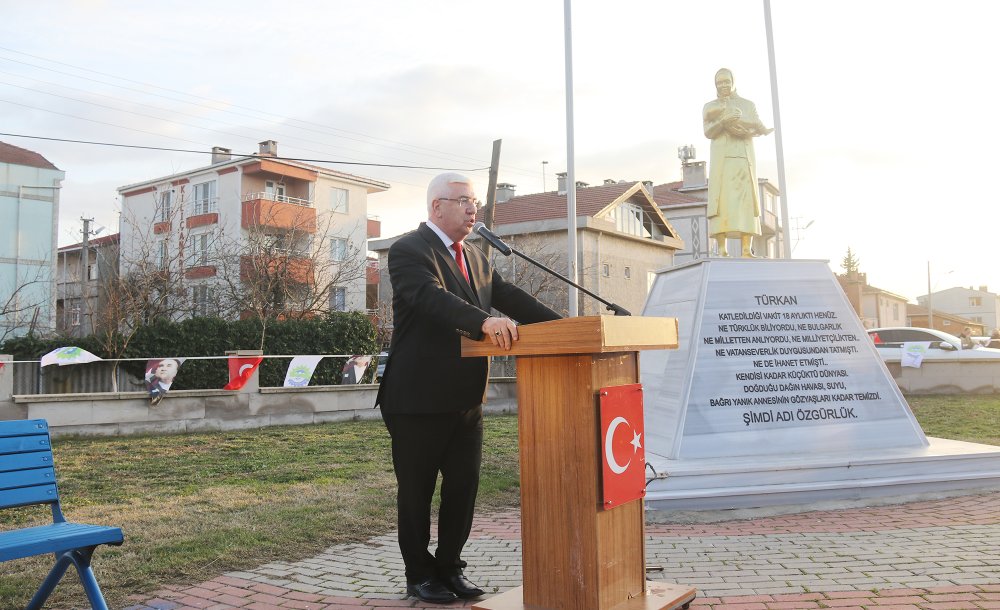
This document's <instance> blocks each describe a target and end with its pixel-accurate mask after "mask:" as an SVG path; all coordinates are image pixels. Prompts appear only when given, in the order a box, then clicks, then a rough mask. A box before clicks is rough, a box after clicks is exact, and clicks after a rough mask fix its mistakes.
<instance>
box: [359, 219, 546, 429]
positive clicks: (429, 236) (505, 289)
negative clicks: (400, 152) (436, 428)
mask: <svg viewBox="0 0 1000 610" xmlns="http://www.w3.org/2000/svg"><path fill="white" fill-rule="evenodd" d="M465 254H466V257H465V258H466V260H467V261H468V263H469V265H468V270H469V277H470V279H471V281H472V284H473V286H474V288H473V286H470V285H469V282H467V281H466V280H465V278H464V277H463V276H462V274H461V272H460V271H459V270H458V265H456V264H455V258H454V256H452V255H451V253H450V252H449V251H448V249H447V248H445V245H444V243H442V241H441V238H440V237H438V236H437V234H436V233H434V231H433V230H432V229H431V228H430V227H428V226H427V225H426V224H425V223H421V224H420V226H419V227H418V228H417V230H416V231H411V232H410V233H407V234H406V235H404V236H403V237H401V238H400V239H399V240H398V241H397V242H396V243H395V244H393V245H392V247H391V248H390V249H389V278H390V280H391V282H392V290H393V294H392V314H393V330H392V344H391V347H390V349H389V360H388V362H386V366H385V373H384V375H383V377H382V383H381V385H380V386H379V391H378V398H377V399H376V404H380V405H381V406H382V411H383V412H385V413H447V412H453V411H463V410H465V409H470V408H472V407H475V406H477V405H479V404H481V403H482V401H483V395H484V394H485V391H486V377H487V368H488V364H489V363H488V359H487V358H462V357H461V344H460V337H463V336H465V337H469V338H471V339H479V338H481V337H482V330H481V328H482V325H483V322H484V321H485V320H486V318H488V317H489V316H490V314H489V311H490V308H491V307H495V308H496V309H498V310H500V311H501V312H503V313H505V314H506V315H508V316H510V317H511V318H513V319H515V320H517V321H518V322H521V323H525V324H530V323H533V322H544V321H547V320H557V319H559V318H560V317H561V316H560V315H559V314H558V313H556V312H555V311H553V310H551V309H549V308H548V307H546V306H545V305H542V304H541V303H539V302H538V301H537V300H536V299H535V298H534V297H532V296H531V295H529V294H528V293H526V292H524V291H523V290H521V289H520V288H518V287H517V286H515V285H513V284H510V283H508V282H507V281H505V280H504V279H503V278H502V277H500V275H499V274H498V273H497V272H496V271H494V270H493V268H492V267H491V266H490V264H489V261H488V260H487V258H486V255H485V254H484V253H483V251H482V250H480V249H479V248H478V247H476V246H475V245H472V244H469V243H465Z"/></svg>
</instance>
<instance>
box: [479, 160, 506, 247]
mask: <svg viewBox="0 0 1000 610" xmlns="http://www.w3.org/2000/svg"><path fill="white" fill-rule="evenodd" d="M501 142H503V140H493V159H492V160H491V161H490V184H489V186H487V187H486V207H484V208H483V224H484V225H486V228H487V229H489V230H490V231H492V230H493V219H494V217H495V211H496V201H497V177H498V175H499V174H500V144H501ZM483 252H485V253H486V258H487V259H489V257H490V244H489V242H487V241H486V240H485V239H484V240H483Z"/></svg>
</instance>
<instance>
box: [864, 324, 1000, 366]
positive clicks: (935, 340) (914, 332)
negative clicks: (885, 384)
mask: <svg viewBox="0 0 1000 610" xmlns="http://www.w3.org/2000/svg"><path fill="white" fill-rule="evenodd" d="M868 336H869V337H871V339H872V341H873V342H874V343H875V347H876V348H877V349H878V353H879V355H881V356H882V360H900V359H901V358H902V352H903V349H902V346H903V343H909V342H916V341H926V342H929V343H930V346H929V347H928V349H927V353H926V354H925V355H924V359H925V360H956V361H960V360H981V359H986V360H989V359H997V360H1000V349H993V348H989V347H982V346H979V345H976V346H975V347H972V348H966V349H962V340H961V339H959V338H958V337H956V336H955V335H950V334H948V333H946V332H944V331H940V330H936V329H933V328H915V327H910V326H895V327H887V328H873V329H871V330H869V331H868Z"/></svg>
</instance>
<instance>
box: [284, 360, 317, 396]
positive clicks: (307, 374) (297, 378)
mask: <svg viewBox="0 0 1000 610" xmlns="http://www.w3.org/2000/svg"><path fill="white" fill-rule="evenodd" d="M322 359H323V356H296V357H294V358H292V361H291V362H290V363H289V364H288V372H286V373H285V387H286V388H304V387H305V386H307V385H309V380H310V379H312V376H313V373H315V372H316V366H317V365H318V364H319V361H320V360H322Z"/></svg>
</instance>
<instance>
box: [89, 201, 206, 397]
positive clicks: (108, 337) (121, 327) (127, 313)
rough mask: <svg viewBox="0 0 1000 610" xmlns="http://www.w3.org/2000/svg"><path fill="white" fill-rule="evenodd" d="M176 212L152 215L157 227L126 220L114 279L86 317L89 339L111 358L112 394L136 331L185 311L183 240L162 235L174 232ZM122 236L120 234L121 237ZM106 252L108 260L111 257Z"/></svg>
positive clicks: (106, 281) (187, 302)
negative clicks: (90, 327) (89, 319)
mask: <svg viewBox="0 0 1000 610" xmlns="http://www.w3.org/2000/svg"><path fill="white" fill-rule="evenodd" d="M179 219H180V209H178V208H175V209H164V210H157V217H156V220H157V222H154V223H152V224H150V223H145V224H143V223H141V222H138V221H136V219H135V218H133V217H131V216H128V215H126V214H123V215H122V223H123V224H127V225H128V228H129V229H131V230H130V231H128V232H127V235H128V238H127V239H128V243H122V244H121V245H120V246H119V252H117V255H118V261H119V270H118V273H117V274H107V275H106V276H105V277H102V278H101V282H100V286H99V289H98V290H99V292H100V294H99V297H98V302H99V304H100V305H99V307H97V310H96V311H94V312H92V314H91V315H92V316H93V321H94V335H95V336H96V337H97V339H98V341H99V342H100V344H101V347H102V348H103V349H104V350H105V352H106V353H107V354H108V355H109V356H110V357H112V358H115V359H116V360H115V365H114V367H113V369H112V388H113V389H114V391H117V389H118V385H117V381H118V361H117V359H118V358H121V357H122V355H123V354H124V353H125V350H126V349H127V348H128V344H129V342H130V341H131V340H132V338H133V337H134V336H135V334H136V332H137V331H138V330H139V328H141V327H143V326H146V325H148V324H151V323H152V322H155V321H157V320H174V319H177V318H179V317H181V316H182V315H184V314H185V313H186V312H188V311H190V309H191V305H190V294H189V290H188V289H187V286H186V281H185V277H184V275H185V271H184V269H185V260H184V258H185V248H184V242H183V234H180V233H175V232H173V231H169V230H162V227H164V226H175V225H176V226H179V225H180V223H179ZM125 234H126V233H123V236H124V235H125ZM114 255H115V252H114V251H112V252H110V253H109V255H108V256H114Z"/></svg>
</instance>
